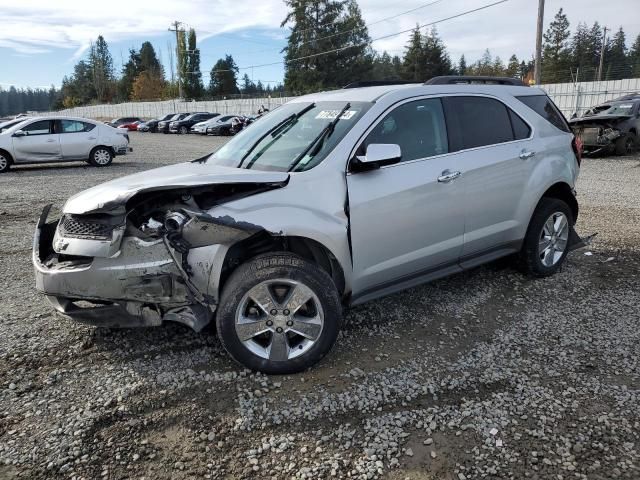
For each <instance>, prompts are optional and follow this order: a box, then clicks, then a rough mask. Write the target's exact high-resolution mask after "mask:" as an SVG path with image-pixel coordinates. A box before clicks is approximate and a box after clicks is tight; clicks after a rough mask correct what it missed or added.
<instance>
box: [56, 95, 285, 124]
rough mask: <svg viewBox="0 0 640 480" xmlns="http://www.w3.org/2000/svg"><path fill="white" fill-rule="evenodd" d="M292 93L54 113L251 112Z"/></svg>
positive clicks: (109, 116) (144, 115)
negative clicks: (278, 95)
mask: <svg viewBox="0 0 640 480" xmlns="http://www.w3.org/2000/svg"><path fill="white" fill-rule="evenodd" d="M291 98H292V97H273V98H239V99H233V100H216V101H209V102H183V101H181V100H165V101H162V102H128V103H117V104H113V105H88V106H86V107H75V108H67V109H66V110H59V111H57V112H55V114H56V115H68V116H72V117H85V118H100V119H112V118H118V117H141V118H147V119H150V118H158V117H161V116H163V115H166V114H168V113H174V112H175V113H185V112H217V113H220V114H221V115H227V114H237V115H255V114H256V113H258V109H259V108H260V107H261V106H264V107H265V108H268V109H270V110H271V109H273V108H275V107H277V106H278V105H282V104H283V103H286V102H288V101H289V100H290V99H291Z"/></svg>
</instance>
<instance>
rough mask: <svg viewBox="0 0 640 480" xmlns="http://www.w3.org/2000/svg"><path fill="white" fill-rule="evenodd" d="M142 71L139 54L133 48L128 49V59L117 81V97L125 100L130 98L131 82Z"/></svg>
mask: <svg viewBox="0 0 640 480" xmlns="http://www.w3.org/2000/svg"><path fill="white" fill-rule="evenodd" d="M140 72H142V68H141V61H140V54H139V53H138V52H136V51H135V50H134V49H130V50H129V59H128V60H127V63H125V64H124V66H123V67H122V77H121V78H120V80H119V81H118V98H119V99H120V100H121V101H127V100H129V99H130V98H131V92H132V91H133V82H134V81H135V79H136V78H137V77H138V75H140Z"/></svg>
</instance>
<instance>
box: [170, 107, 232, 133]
mask: <svg viewBox="0 0 640 480" xmlns="http://www.w3.org/2000/svg"><path fill="white" fill-rule="evenodd" d="M219 115H220V114H219V113H209V112H198V113H193V114H191V115H189V116H187V117H184V118H182V119H180V120H173V121H172V122H171V123H169V132H171V133H181V134H183V135H184V134H187V133H189V132H190V131H191V127H193V126H194V125H195V124H196V123H200V122H203V121H206V120H210V119H212V118H214V117H217V116H219Z"/></svg>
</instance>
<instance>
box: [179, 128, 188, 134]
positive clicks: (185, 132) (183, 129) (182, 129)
mask: <svg viewBox="0 0 640 480" xmlns="http://www.w3.org/2000/svg"><path fill="white" fill-rule="evenodd" d="M180 133H181V134H182V135H186V134H187V133H189V129H188V128H187V127H185V126H182V127H180Z"/></svg>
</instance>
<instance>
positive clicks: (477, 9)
mask: <svg viewBox="0 0 640 480" xmlns="http://www.w3.org/2000/svg"><path fill="white" fill-rule="evenodd" d="M508 1H509V0H498V1H497V2H493V3H489V4H486V5H483V6H481V7H477V8H473V9H471V10H466V11H464V12H461V13H458V14H456V15H451V16H449V17H445V18H441V19H440V20H435V21H433V22H429V23H425V24H422V25H418V26H416V27H414V28H408V29H406V30H401V31H399V32H395V33H389V34H387V35H382V36H380V37H376V38H373V39H371V40H369V41H367V42H362V43H358V44H354V45H349V46H346V47H340V48H334V49H332V50H326V51H324V52H318V53H314V54H311V55H305V56H302V57H297V58H291V59H289V60H281V61H278V62H271V63H263V64H260V65H250V66H247V67H238V70H247V69H251V68H261V67H271V66H273V65H280V64H286V63H290V62H296V61H299V60H306V59H308V58H316V57H320V56H322V55H329V54H331V53H337V52H341V51H343V50H347V49H349V48H355V47H363V46H366V45H370V44H371V43H373V42H377V41H379V40H385V39H387V38H391V37H397V36H398V35H402V34H403V33H407V32H411V31H413V30H414V29H415V28H418V29H420V28H424V27H430V26H432V25H437V24H438V23H442V22H446V21H448V20H453V19H454V18H459V17H462V16H464V15H468V14H470V13H475V12H478V11H480V10H485V9H487V8H490V7H493V6H496V5H499V4H501V3H505V2H508ZM220 71H229V70H220Z"/></svg>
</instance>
